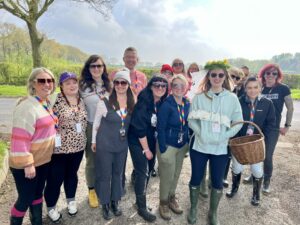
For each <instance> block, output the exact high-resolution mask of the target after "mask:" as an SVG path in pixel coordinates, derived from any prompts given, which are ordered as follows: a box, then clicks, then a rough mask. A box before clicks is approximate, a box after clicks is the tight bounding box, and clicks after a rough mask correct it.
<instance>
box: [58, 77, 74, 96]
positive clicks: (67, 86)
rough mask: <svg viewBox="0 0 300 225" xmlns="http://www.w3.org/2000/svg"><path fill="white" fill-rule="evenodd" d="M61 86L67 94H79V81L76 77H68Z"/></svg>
mask: <svg viewBox="0 0 300 225" xmlns="http://www.w3.org/2000/svg"><path fill="white" fill-rule="evenodd" d="M61 88H62V90H63V92H64V94H65V95H66V96H77V95H78V82H77V80H75V79H68V80H66V81H64V82H63V83H62V84H61Z"/></svg>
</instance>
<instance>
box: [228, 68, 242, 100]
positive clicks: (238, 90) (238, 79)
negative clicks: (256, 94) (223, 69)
mask: <svg viewBox="0 0 300 225" xmlns="http://www.w3.org/2000/svg"><path fill="white" fill-rule="evenodd" d="M228 73H229V75H230V77H231V79H232V80H233V82H234V89H233V93H235V94H236V95H237V96H238V97H241V96H242V95H244V93H245V89H244V81H245V79H244V78H245V75H244V72H243V71H242V70H241V69H238V68H236V67H230V68H229V69H228Z"/></svg>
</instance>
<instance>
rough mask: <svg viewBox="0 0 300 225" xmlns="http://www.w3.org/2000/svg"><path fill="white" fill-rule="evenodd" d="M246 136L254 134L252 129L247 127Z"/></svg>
mask: <svg viewBox="0 0 300 225" xmlns="http://www.w3.org/2000/svg"><path fill="white" fill-rule="evenodd" d="M246 134H247V135H249V136H251V135H253V134H254V129H253V128H252V127H248V129H247V133H246Z"/></svg>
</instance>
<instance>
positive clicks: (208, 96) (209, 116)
mask: <svg viewBox="0 0 300 225" xmlns="http://www.w3.org/2000/svg"><path fill="white" fill-rule="evenodd" d="M228 67H229V66H228V64H227V61H213V62H210V63H207V64H206V65H205V67H204V69H205V70H207V74H206V76H205V78H204V79H203V80H202V82H201V83H200V87H199V89H200V93H199V94H197V95H196V96H195V97H194V98H193V101H192V104H191V110H190V114H189V117H188V121H189V127H190V128H191V129H192V130H193V132H194V134H195V141H194V143H193V145H192V146H191V150H190V158H191V164H192V177H191V180H190V184H189V187H190V201H191V209H190V212H189V215H188V222H189V223H191V224H195V223H196V220H197V204H198V199H199V193H200V183H201V180H202V178H203V174H204V171H205V169H206V164H207V161H208V160H209V165H210V173H211V187H212V188H211V194H210V206H209V213H208V219H209V224H213V225H215V224H218V218H217V209H218V206H219V202H220V199H221V196H222V190H223V177H224V172H225V167H226V164H227V161H228V155H227V145H228V140H229V138H231V137H233V136H234V135H235V134H236V133H237V132H238V131H239V130H240V128H241V125H237V126H234V127H231V123H234V122H236V121H241V120H243V117H242V110H241V106H240V103H239V100H238V98H237V96H236V95H235V94H233V93H232V92H231V90H232V84H231V79H230V77H229V74H228V72H227V69H228Z"/></svg>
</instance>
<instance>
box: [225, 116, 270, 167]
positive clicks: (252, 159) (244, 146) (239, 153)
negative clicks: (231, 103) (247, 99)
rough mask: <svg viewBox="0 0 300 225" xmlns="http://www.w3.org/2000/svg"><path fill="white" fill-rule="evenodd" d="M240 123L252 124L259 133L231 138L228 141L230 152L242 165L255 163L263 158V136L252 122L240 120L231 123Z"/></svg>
mask: <svg viewBox="0 0 300 225" xmlns="http://www.w3.org/2000/svg"><path fill="white" fill-rule="evenodd" d="M241 123H248V124H251V125H252V126H254V127H255V128H256V129H257V130H258V132H259V134H253V135H251V136H243V137H237V138H233V139H231V140H230V141H229V146H230V150H231V153H232V154H233V155H234V157H235V158H236V159H237V161H238V162H239V163H240V164H242V165H247V164H255V163H259V162H262V161H263V160H264V159H265V141H264V139H265V136H264V134H263V133H262V131H261V129H260V128H259V127H258V126H257V125H256V124H255V123H253V122H250V121H241V122H236V123H234V124H232V126H235V125H237V124H241Z"/></svg>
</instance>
